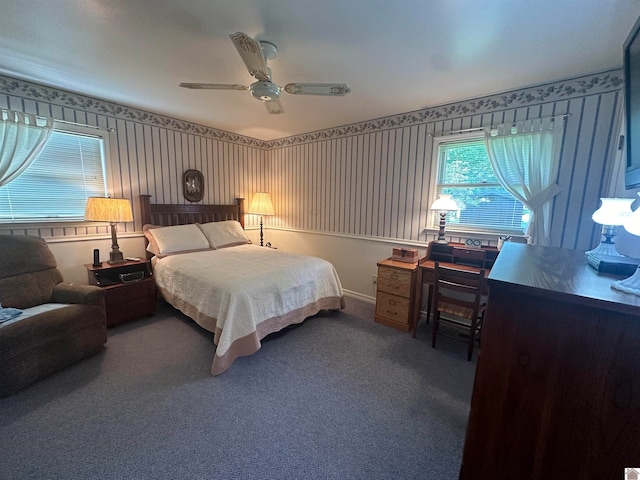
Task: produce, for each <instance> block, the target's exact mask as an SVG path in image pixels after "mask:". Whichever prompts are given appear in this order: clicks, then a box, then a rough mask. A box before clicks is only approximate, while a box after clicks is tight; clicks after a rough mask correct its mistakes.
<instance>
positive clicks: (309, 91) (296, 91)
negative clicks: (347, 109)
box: [284, 83, 351, 97]
mask: <svg viewBox="0 0 640 480" xmlns="http://www.w3.org/2000/svg"><path fill="white" fill-rule="evenodd" d="M284 91H285V92H287V93H291V94H293V95H329V96H338V97H342V96H344V95H346V94H347V93H349V92H350V91H351V89H350V88H349V87H347V84H346V83H289V84H287V85H286V86H285V87H284Z"/></svg>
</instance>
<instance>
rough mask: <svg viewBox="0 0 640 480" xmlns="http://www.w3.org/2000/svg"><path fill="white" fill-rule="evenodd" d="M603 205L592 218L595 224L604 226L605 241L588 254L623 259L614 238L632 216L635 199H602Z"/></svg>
mask: <svg viewBox="0 0 640 480" xmlns="http://www.w3.org/2000/svg"><path fill="white" fill-rule="evenodd" d="M600 200H601V201H602V205H601V206H600V208H599V209H597V210H596V211H595V212H593V215H592V216H591V218H592V219H593V221H594V222H595V223H599V224H600V225H602V237H604V238H603V240H602V241H601V242H600V244H599V245H598V246H597V247H596V248H594V249H593V250H590V251H588V252H586V253H587V254H588V255H608V256H611V257H622V256H623V255H620V254H619V253H618V251H617V250H616V245H615V243H614V242H613V237H615V236H616V235H617V233H618V227H619V226H620V225H622V224H623V223H624V222H625V220H626V219H627V217H629V215H631V204H632V203H633V198H601V199H600Z"/></svg>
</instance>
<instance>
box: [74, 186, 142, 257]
mask: <svg viewBox="0 0 640 480" xmlns="http://www.w3.org/2000/svg"><path fill="white" fill-rule="evenodd" d="M84 219H85V220H90V221H91V220H92V221H95V222H109V223H111V251H110V252H109V260H108V262H109V263H111V264H114V263H124V262H125V261H126V260H125V259H124V257H123V255H122V252H121V251H120V247H119V246H118V237H117V236H116V223H117V222H133V213H132V212H131V202H130V201H129V200H128V199H126V198H101V197H89V198H88V199H87V206H86V208H85V212H84Z"/></svg>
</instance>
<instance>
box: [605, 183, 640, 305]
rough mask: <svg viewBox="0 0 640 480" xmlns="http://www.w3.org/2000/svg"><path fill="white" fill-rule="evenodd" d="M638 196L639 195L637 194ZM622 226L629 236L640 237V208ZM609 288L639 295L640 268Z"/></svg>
mask: <svg viewBox="0 0 640 480" xmlns="http://www.w3.org/2000/svg"><path fill="white" fill-rule="evenodd" d="M638 195H640V193H638ZM631 202H633V199H631ZM631 202H630V203H631ZM622 226H623V227H624V229H625V230H626V231H627V232H629V233H630V234H631V235H635V236H636V237H640V207H638V208H637V209H636V210H635V211H634V212H633V213H632V214H631V215H628V216H627V217H626V218H625V220H624V223H623V224H622ZM611 288H615V289H616V290H620V291H622V292H626V293H632V294H634V295H640V267H638V268H636V270H635V273H634V274H633V275H631V276H630V277H629V278H625V279H624V280H618V281H616V282H613V283H612V284H611Z"/></svg>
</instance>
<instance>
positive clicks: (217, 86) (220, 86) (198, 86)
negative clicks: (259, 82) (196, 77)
mask: <svg viewBox="0 0 640 480" xmlns="http://www.w3.org/2000/svg"><path fill="white" fill-rule="evenodd" d="M179 86H181V87H184V88H192V89H195V90H249V87H245V86H244V85H238V84H235V83H234V84H227V83H186V82H181V83H180V84H179Z"/></svg>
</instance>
